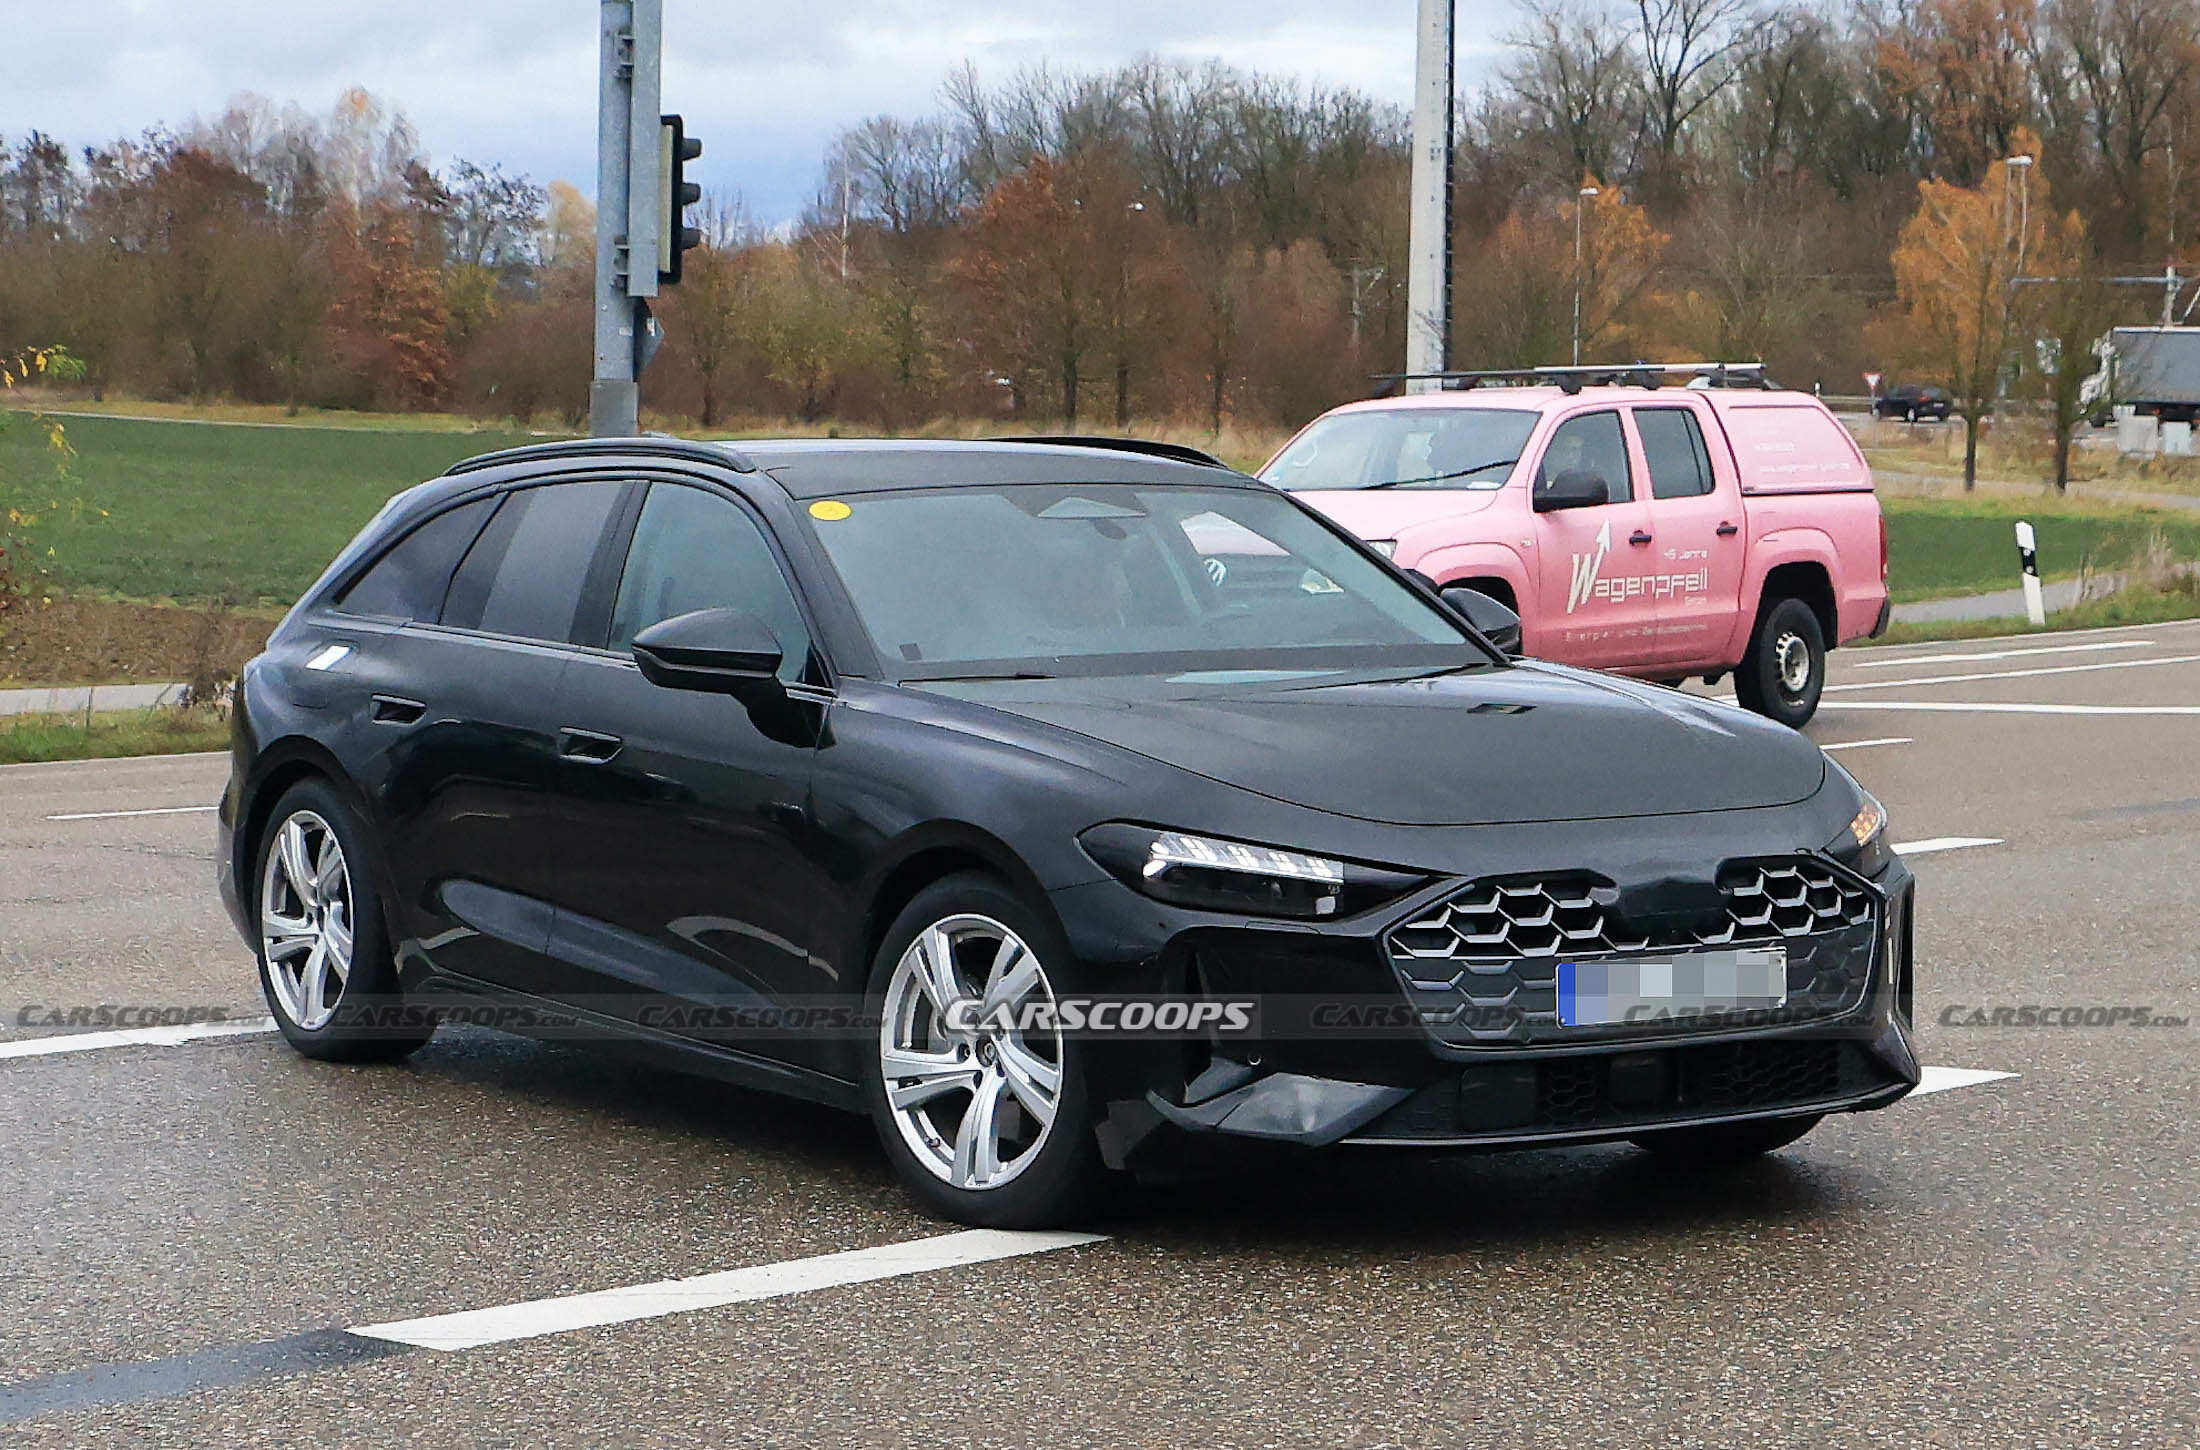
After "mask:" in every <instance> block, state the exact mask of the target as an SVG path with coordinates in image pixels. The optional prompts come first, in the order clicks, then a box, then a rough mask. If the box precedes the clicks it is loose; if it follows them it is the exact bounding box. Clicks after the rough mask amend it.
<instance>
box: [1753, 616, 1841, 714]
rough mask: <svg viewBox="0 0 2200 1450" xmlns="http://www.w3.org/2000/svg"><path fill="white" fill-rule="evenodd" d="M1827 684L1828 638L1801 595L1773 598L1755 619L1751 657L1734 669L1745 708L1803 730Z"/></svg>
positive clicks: (1816, 709)
mask: <svg viewBox="0 0 2200 1450" xmlns="http://www.w3.org/2000/svg"><path fill="white" fill-rule="evenodd" d="M1825 687H1826V636H1825V631H1824V630H1822V629H1820V628H1819V626H1818V615H1817V613H1816V612H1815V611H1813V610H1812V609H1811V607H1810V606H1809V605H1808V604H1805V603H1804V602H1803V601H1802V600H1800V599H1794V598H1788V599H1780V600H1776V601H1774V602H1773V603H1772V604H1771V605H1769V606H1768V607H1767V608H1766V609H1765V611H1764V613H1763V614H1762V615H1761V616H1759V618H1758V620H1757V629H1756V632H1755V633H1754V634H1752V635H1751V636H1750V640H1749V655H1748V657H1747V658H1745V659H1744V660H1743V661H1742V662H1741V664H1740V665H1738V666H1736V667H1735V670H1734V694H1735V698H1737V699H1739V700H1740V701H1741V702H1742V707H1743V708H1744V709H1747V710H1754V711H1756V712H1757V713H1758V714H1760V715H1763V716H1765V717H1766V718H1767V719H1771V720H1777V721H1779V722H1780V723H1781V724H1782V725H1786V726H1789V727H1791V728H1793V729H1797V730H1800V729H1801V728H1802V727H1803V726H1804V725H1806V724H1808V723H1809V722H1810V717H1811V716H1812V715H1814V714H1816V713H1817V712H1818V697H1819V695H1820V694H1821V693H1822V692H1823V691H1824V690H1825Z"/></svg>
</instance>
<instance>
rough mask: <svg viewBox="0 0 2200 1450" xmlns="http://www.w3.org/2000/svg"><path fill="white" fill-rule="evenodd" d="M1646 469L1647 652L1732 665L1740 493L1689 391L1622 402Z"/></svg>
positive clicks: (1655, 657) (1740, 550)
mask: <svg viewBox="0 0 2200 1450" xmlns="http://www.w3.org/2000/svg"><path fill="white" fill-rule="evenodd" d="M1628 412H1629V414H1630V421H1631V422H1632V423H1633V425H1634V429H1635V438H1636V442H1637V445H1638V447H1639V449H1640V451H1641V454H1642V461H1643V471H1644V472H1645V473H1647V474H1648V475H1649V478H1648V484H1649V489H1648V492H1649V495H1650V497H1649V500H1648V502H1647V507H1648V509H1649V515H1650V535H1651V539H1650V547H1649V554H1650V558H1649V559H1648V560H1647V561H1646V565H1645V575H1646V577H1647V579H1648V580H1649V589H1650V603H1651V606H1652V609H1653V612H1654V615H1655V629H1654V632H1653V633H1652V635H1651V638H1650V645H1649V648H1648V650H1647V651H1646V653H1645V659H1646V660H1648V661H1650V662H1652V663H1658V664H1666V665H1675V666H1685V667H1687V668H1690V669H1696V668H1703V669H1716V668H1723V667H1724V666H1727V665H1731V664H1732V663H1734V661H1733V660H1732V659H1730V658H1728V657H1727V656H1728V654H1729V652H1730V648H1731V645H1732V641H1733V636H1734V632H1735V624H1736V620H1735V613H1736V611H1737V610H1739V609H1740V608H1741V592H1742V564H1743V561H1744V559H1745V558H1746V557H1747V553H1748V538H1747V535H1746V534H1745V533H1744V532H1743V528H1742V525H1743V523H1744V519H1743V514H1742V493H1741V484H1740V481H1739V480H1738V479H1737V478H1736V477H1735V476H1734V464H1733V459H1732V458H1731V457H1730V456H1727V455H1726V451H1725V449H1724V447H1723V446H1722V447H1720V448H1718V449H1716V450H1714V448H1713V446H1712V443H1713V440H1715V439H1721V438H1722V435H1721V434H1720V433H1719V432H1718V430H1717V424H1716V422H1715V420H1713V419H1710V418H1708V417H1706V416H1705V409H1704V407H1703V405H1702V404H1701V403H1699V402H1697V401H1695V400H1693V399H1686V398H1683V399H1677V400H1675V401H1673V402H1660V403H1638V404H1636V405H1635V406H1633V407H1632V408H1630V409H1629V410H1628Z"/></svg>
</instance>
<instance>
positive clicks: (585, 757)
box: [558, 725, 626, 765]
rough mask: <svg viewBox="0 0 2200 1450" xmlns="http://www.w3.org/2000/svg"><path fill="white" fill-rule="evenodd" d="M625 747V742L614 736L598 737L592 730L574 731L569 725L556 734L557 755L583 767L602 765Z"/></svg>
mask: <svg viewBox="0 0 2200 1450" xmlns="http://www.w3.org/2000/svg"><path fill="white" fill-rule="evenodd" d="M625 745H626V742H625V741H624V740H621V739H620V738H619V737H618V736H616V735H599V734H597V733H596V732H595V731H593V730H576V729H574V728H573V727H572V726H570V725H568V726H567V727H566V728H564V729H563V730H560V731H559V732H558V754H560V755H562V756H564V757H565V758H566V759H567V760H578V761H580V762H581V763H582V764H584V765H602V764H604V763H605V762H606V761H608V760H610V759H611V758H612V757H613V756H615V755H617V754H618V753H619V751H620V750H621V749H622V748H624V746H625Z"/></svg>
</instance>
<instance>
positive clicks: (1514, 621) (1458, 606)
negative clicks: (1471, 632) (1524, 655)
mask: <svg viewBox="0 0 2200 1450" xmlns="http://www.w3.org/2000/svg"><path fill="white" fill-rule="evenodd" d="M1441 592H1442V596H1443V600H1444V602H1445V603H1446V604H1448V605H1450V606H1451V609H1452V613H1454V614H1456V615H1458V616H1459V617H1460V618H1461V619H1464V620H1465V621H1466V622H1467V623H1469V624H1471V625H1473V626H1474V627H1475V628H1476V629H1478V630H1480V631H1481V632H1482V635H1483V637H1484V638H1486V639H1487V640H1489V642H1490V643H1491V644H1494V645H1496V646H1497V648H1498V650H1499V652H1501V653H1502V654H1503V655H1504V656H1505V658H1507V659H1509V660H1516V659H1519V658H1520V616H1519V615H1517V614H1515V613H1513V611H1512V610H1511V609H1509V608H1507V607H1506V606H1505V605H1504V603H1502V602H1501V601H1499V600H1496V599H1492V598H1490V596H1489V595H1487V594H1484V593H1483V592H1482V591H1481V590H1479V589H1474V588H1470V587H1469V586H1467V585H1465V584H1454V585H1452V586H1451V587H1450V588H1449V589H1445V590H1443V591H1441Z"/></svg>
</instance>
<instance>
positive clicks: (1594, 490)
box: [1535, 468, 1612, 514]
mask: <svg viewBox="0 0 2200 1450" xmlns="http://www.w3.org/2000/svg"><path fill="white" fill-rule="evenodd" d="M1611 501H1612V486H1611V485H1610V484H1609V483H1606V482H1605V481H1604V475H1603V474H1601V473H1595V472H1592V471H1590V470H1589V469H1586V468H1569V469H1566V470H1565V471H1564V472H1562V473H1559V474H1557V475H1556V476H1555V477H1551V478H1547V479H1544V480H1543V481H1542V483H1541V484H1539V485H1538V486H1537V488H1536V490H1535V511H1536V512H1537V513H1539V514H1549V513H1556V512H1558V511H1559V510H1560V509H1586V508H1595V507H1596V506H1597V505H1599V504H1607V503H1610V502H1611Z"/></svg>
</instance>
